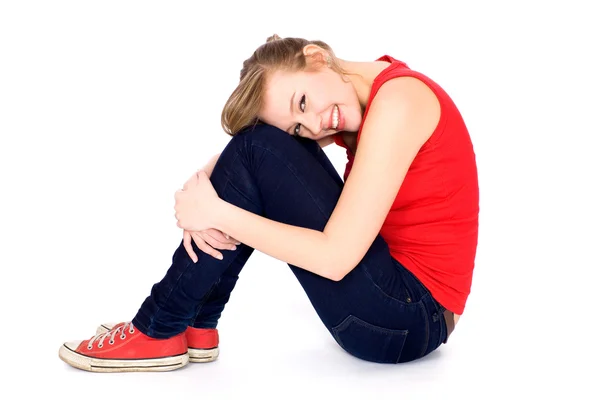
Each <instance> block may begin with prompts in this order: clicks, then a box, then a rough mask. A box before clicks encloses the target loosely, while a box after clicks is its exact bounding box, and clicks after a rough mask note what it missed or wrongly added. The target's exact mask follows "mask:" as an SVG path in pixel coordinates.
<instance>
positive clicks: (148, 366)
mask: <svg viewBox="0 0 600 400" xmlns="http://www.w3.org/2000/svg"><path fill="white" fill-rule="evenodd" d="M58 356H59V357H60V359H61V360H63V361H64V362H66V363H67V364H69V365H70V366H72V367H75V368H79V369H83V370H85V371H90V372H159V371H172V370H174V369H178V368H182V367H185V366H186V365H187V363H188V362H189V356H188V355H187V354H182V355H179V356H172V357H163V358H150V359H142V360H116V359H102V358H94V357H88V356H84V355H83V354H79V353H77V352H75V351H73V350H71V349H70V348H68V347H67V346H66V345H63V346H61V348H60V350H59V351H58Z"/></svg>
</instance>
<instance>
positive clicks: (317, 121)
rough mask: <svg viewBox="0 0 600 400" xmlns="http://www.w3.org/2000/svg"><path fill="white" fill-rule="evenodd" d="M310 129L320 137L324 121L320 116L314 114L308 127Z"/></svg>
mask: <svg viewBox="0 0 600 400" xmlns="http://www.w3.org/2000/svg"><path fill="white" fill-rule="evenodd" d="M308 129H310V132H311V133H312V134H313V135H315V136H316V135H318V134H319V133H321V131H322V130H323V119H322V118H321V116H320V115H318V114H313V115H312V116H311V119H310V123H309V125H308Z"/></svg>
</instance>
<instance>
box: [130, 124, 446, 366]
mask: <svg viewBox="0 0 600 400" xmlns="http://www.w3.org/2000/svg"><path fill="white" fill-rule="evenodd" d="M211 182H212V184H213V186H214V188H215V190H216V192H217V194H218V195H219V197H220V198H221V199H223V200H225V201H227V202H229V203H231V204H234V205H236V206H238V207H241V208H243V209H245V210H248V211H250V212H252V213H255V214H258V215H261V216H264V217H266V218H269V219H272V220H275V221H279V222H282V223H286V224H290V225H296V226H301V227H305V228H310V229H317V230H320V231H323V229H324V228H325V225H326V224H327V220H328V219H329V217H330V215H331V213H332V212H333V209H334V208H335V205H336V203H337V201H338V198H339V196H340V194H341V192H342V188H343V181H342V179H341V178H340V176H339V174H338V173H337V171H336V170H335V168H334V167H333V165H332V164H331V162H330V161H329V159H328V158H327V156H326V154H325V153H324V152H323V150H322V149H321V147H320V146H319V144H318V143H317V142H315V141H312V140H308V139H304V138H295V137H293V136H290V135H289V134H287V133H285V132H283V131H281V130H279V129H277V128H274V127H272V126H269V125H258V126H257V127H255V128H254V129H253V130H246V131H243V132H242V133H240V134H238V135H237V136H235V137H233V138H232V139H231V141H230V142H229V143H228V145H227V146H226V148H225V149H224V150H223V152H222V153H221V156H220V158H219V160H218V161H217V163H216V165H215V168H214V171H213V173H212V176H211ZM193 247H194V251H195V252H196V254H197V255H198V262H197V263H194V262H193V261H192V260H191V258H190V257H189V255H188V254H187V252H186V251H185V248H184V247H183V241H182V242H181V244H180V245H179V247H178V248H177V250H175V253H174V255H173V259H172V265H171V267H170V268H169V270H168V271H167V273H166V275H165V277H164V278H163V279H162V280H161V281H160V282H158V283H156V284H155V285H154V286H153V287H152V290H151V293H150V295H149V296H148V297H147V298H146V300H145V301H144V302H143V304H142V306H141V307H140V309H139V311H138V313H137V315H136V316H135V318H134V319H133V323H134V325H135V326H136V327H137V328H138V329H140V330H141V331H142V332H143V333H145V334H146V335H148V336H151V337H154V338H168V337H171V336H173V335H176V334H178V333H180V332H183V331H184V330H185V329H186V328H187V327H188V326H189V325H192V326H194V327H197V328H215V327H216V326H217V321H218V319H219V317H220V316H221V312H222V311H223V309H224V307H225V304H226V303H227V301H228V300H229V296H230V293H231V291H232V290H233V288H234V286H235V284H236V281H237V279H238V276H239V273H240V271H241V269H242V267H243V266H244V264H245V263H246V261H247V260H248V258H249V257H250V255H251V254H252V252H253V250H254V249H253V248H251V247H249V246H246V245H245V244H243V243H242V244H241V245H240V246H238V247H237V249H236V250H234V251H231V250H228V251H223V252H222V253H223V260H218V259H215V258H213V257H212V256H209V255H207V254H205V253H203V252H202V251H200V250H199V249H198V248H197V247H196V245H195V244H193ZM339 251H344V249H340V250H339ZM290 268H291V270H292V272H293V273H294V274H295V275H296V277H297V278H298V280H299V281H300V284H301V285H302V287H303V288H304V290H305V292H306V294H307V295H308V298H309V299H310V302H311V303H312V305H313V306H314V308H315V310H316V312H317V314H318V315H319V317H320V319H321V320H322V321H323V323H324V324H325V326H326V327H327V329H328V330H329V332H330V333H331V334H332V336H333V338H334V339H335V340H336V342H337V343H338V344H339V345H340V346H341V347H342V348H343V349H344V350H346V351H347V352H348V353H350V354H352V355H354V356H356V357H359V358H361V359H364V360H368V361H374V362H380V363H398V362H405V361H411V360H414V359H417V358H420V357H423V356H424V355H426V354H428V353H430V352H432V351H433V350H435V349H436V348H437V347H438V346H440V345H441V343H442V342H443V341H444V340H445V339H446V324H445V322H444V318H443V315H442V312H443V309H442V307H441V306H440V305H439V303H437V302H436V301H435V300H434V299H433V298H432V296H431V294H430V293H429V291H428V290H427V289H426V288H425V287H424V286H423V285H422V284H421V283H420V282H419V281H418V280H417V279H416V278H415V276H414V275H413V274H412V273H410V272H409V271H408V270H407V269H406V268H404V267H403V266H402V265H400V263H399V262H398V261H396V260H395V259H394V258H393V257H392V256H391V255H390V251H389V248H388V246H387V244H386V242H385V241H384V240H383V238H382V237H381V236H380V235H378V236H377V237H376V239H375V240H374V242H373V244H372V245H371V247H370V249H369V250H368V252H367V254H366V255H365V256H364V258H363V259H362V260H361V262H360V263H359V264H358V265H357V266H356V267H355V268H354V269H353V270H352V271H351V272H350V273H349V274H348V275H346V277H344V279H342V280H340V281H339V282H336V281H332V280H329V279H326V278H323V277H321V276H319V275H316V274H313V273H312V272H308V271H306V270H304V269H301V268H298V267H296V266H293V265H290Z"/></svg>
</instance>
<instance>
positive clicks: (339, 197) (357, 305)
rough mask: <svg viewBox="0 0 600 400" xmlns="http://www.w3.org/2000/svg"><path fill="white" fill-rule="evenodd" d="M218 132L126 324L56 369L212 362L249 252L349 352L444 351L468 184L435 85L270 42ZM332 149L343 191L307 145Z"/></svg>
mask: <svg viewBox="0 0 600 400" xmlns="http://www.w3.org/2000/svg"><path fill="white" fill-rule="evenodd" d="M222 123H223V127H224V129H225V131H226V132H227V133H228V134H230V135H231V136H232V137H233V138H232V139H231V141H230V142H229V144H228V145H227V146H226V148H225V149H224V150H223V152H222V153H221V154H220V155H219V156H218V160H216V162H215V163H214V165H208V166H207V168H206V169H205V170H200V171H198V172H197V173H195V174H194V175H193V176H192V177H191V178H190V179H189V180H188V181H187V182H186V183H185V185H184V187H183V190H179V191H178V192H177V193H176V194H175V200H176V201H175V211H176V214H175V217H176V219H177V220H178V222H177V225H178V226H179V227H180V228H182V229H184V239H183V240H182V242H181V244H180V246H179V247H178V248H177V249H176V250H175V253H174V255H173V259H172V265H171V267H170V268H169V270H168V271H167V273H166V275H165V277H164V278H163V279H162V280H161V281H160V282H158V283H156V284H155V285H154V286H153V288H152V290H151V292H150V295H149V296H148V297H147V298H146V300H145V301H144V302H143V304H142V305H141V307H140V309H139V311H138V313H137V315H135V317H134V318H133V320H132V321H131V322H127V323H120V324H116V325H112V324H111V325H105V326H101V327H100V328H99V329H98V332H97V335H96V336H94V337H92V338H91V339H89V340H84V341H81V342H69V343H65V344H64V345H63V346H62V347H61V348H60V350H59V355H60V357H61V359H63V360H64V361H65V362H67V363H69V364H70V365H72V366H74V367H77V368H81V369H84V370H89V371H103V372H108V371H110V372H114V371H149V370H172V369H176V368H180V367H183V366H184V365H186V364H187V363H188V362H189V361H196V362H203V361H211V360H214V359H215V358H216V357H217V356H218V332H217V329H216V327H217V322H218V319H219V317H220V315H221V312H222V311H223V309H224V307H225V304H226V303H227V301H228V299H229V295H230V293H231V291H232V290H233V288H234V286H235V283H236V281H237V279H238V275H239V273H240V270H241V269H242V267H243V266H244V264H245V263H246V261H247V260H248V258H249V257H250V255H251V254H252V252H253V250H254V249H257V250H259V251H261V252H263V253H266V254H268V255H270V256H272V257H274V258H277V259H279V260H282V261H284V262H286V263H288V264H289V265H290V267H291V270H292V272H293V273H294V274H295V275H296V277H297V278H298V280H299V281H300V284H301V285H302V287H303V288H304V290H305V291H306V294H307V295H308V297H309V299H310V301H311V303H312V304H313V306H314V308H315V310H316V312H317V313H318V315H319V317H320V318H321V320H322V321H323V323H324V324H325V326H326V327H327V329H328V330H329V331H330V333H331V335H332V336H333V338H334V339H335V340H336V342H337V343H338V344H339V345H340V346H341V347H342V348H343V349H344V350H346V351H347V352H348V353H350V354H352V355H354V356H356V357H359V358H361V359H364V360H368V361H373V362H379V363H399V362H406V361H410V360H415V359H418V358H420V357H423V356H425V355H427V354H429V353H431V352H432V351H434V350H435V349H436V348H438V347H439V346H440V345H441V344H442V343H446V341H447V340H448V336H449V335H450V333H451V332H452V330H453V329H454V326H455V323H456V322H457V321H458V316H459V315H460V314H462V313H463V310H464V307H465V303H466V300H467V297H468V295H469V292H470V287H471V278H472V272H473V267H474V259H475V253H476V247H477V238H478V214H479V189H478V178H477V168H476V162H475V155H474V152H473V146H472V143H471V139H470V137H469V133H468V131H467V129H466V126H465V124H464V122H463V119H462V118H461V115H460V113H459V111H458V109H457V108H456V106H455V105H454V103H453V102H452V100H451V99H450V97H449V96H448V94H447V93H445V92H444V90H443V89H442V88H441V87H440V86H439V85H437V84H436V83H435V82H434V81H432V80H431V79H429V78H428V77H426V76H425V75H423V74H421V73H419V72H416V71H413V70H411V69H410V68H409V67H408V66H407V65H406V64H405V63H403V62H401V61H398V60H395V59H393V58H392V57H389V56H384V57H381V58H380V59H378V60H377V61H369V62H352V61H346V60H342V59H340V58H337V57H336V56H335V54H334V53H333V51H332V50H331V48H330V47H329V46H328V45H327V44H325V43H323V42H321V41H307V40H304V39H297V38H286V39H281V38H279V37H278V36H276V35H275V36H273V37H271V38H269V40H268V41H267V43H265V44H263V45H262V46H260V47H259V48H258V49H257V50H256V51H255V52H254V54H253V55H252V57H250V58H249V59H248V60H246V61H245V62H244V66H243V69H242V72H241V79H240V82H239V85H238V87H237V88H236V89H235V91H234V92H233V94H232V95H231V97H230V98H229V100H228V102H227V104H226V105H225V107H224V110H223V114H222ZM333 142H335V143H336V144H338V145H340V146H342V147H344V148H345V149H346V151H347V155H348V164H347V165H346V170H345V173H344V182H343V181H342V179H341V178H340V177H339V175H338V174H337V172H336V170H335V169H334V167H333V166H332V164H331V163H330V161H329V160H328V158H327V157H326V155H325V153H324V152H323V151H322V150H321V147H322V146H325V145H327V144H330V143H333ZM211 164H213V163H211ZM225 235H227V236H225ZM225 237H226V238H225ZM234 238H235V239H234ZM192 239H193V240H192ZM238 240H239V242H238ZM234 243H237V244H238V246H235V245H234ZM231 246H233V247H231ZM229 248H232V250H231V251H227V252H218V250H217V249H220V250H224V249H229ZM201 250H203V251H201ZM271 284H272V283H271Z"/></svg>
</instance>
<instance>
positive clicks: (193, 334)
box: [96, 324, 219, 363]
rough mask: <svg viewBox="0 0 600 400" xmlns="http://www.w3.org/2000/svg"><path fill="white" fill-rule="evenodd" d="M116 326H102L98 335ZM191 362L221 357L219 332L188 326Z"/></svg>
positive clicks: (97, 330)
mask: <svg viewBox="0 0 600 400" xmlns="http://www.w3.org/2000/svg"><path fill="white" fill-rule="evenodd" d="M115 326H116V325H115V324H102V325H100V326H99V327H98V329H96V335H100V334H103V333H106V332H108V331H110V330H111V329H113V328H114V327H115ZM185 337H186V340H187V346H188V355H189V358H190V362H196V363H202V362H210V361H215V360H216V359H217V357H218V356H219V331H218V330H217V329H202V328H193V327H191V326H188V328H187V329H186V331H185Z"/></svg>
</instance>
